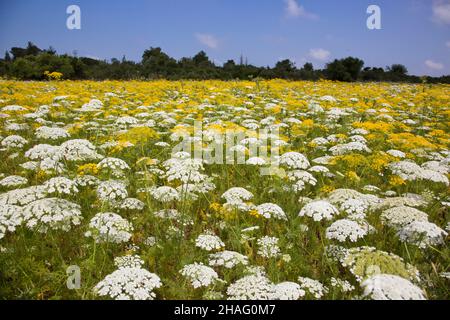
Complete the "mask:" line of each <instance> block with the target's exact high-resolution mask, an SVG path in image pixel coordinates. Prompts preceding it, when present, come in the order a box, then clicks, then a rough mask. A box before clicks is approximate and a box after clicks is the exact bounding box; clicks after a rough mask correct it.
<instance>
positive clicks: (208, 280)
mask: <svg viewBox="0 0 450 320" xmlns="http://www.w3.org/2000/svg"><path fill="white" fill-rule="evenodd" d="M180 273H181V274H182V275H183V276H185V277H186V278H188V279H189V280H190V282H191V285H192V286H193V287H194V289H197V288H200V287H208V286H210V285H211V284H213V283H215V282H216V281H218V280H219V276H218V274H217V272H215V271H214V269H212V268H210V267H208V266H205V265H203V264H202V263H197V262H195V263H193V264H187V265H185V266H184V267H183V269H181V270H180Z"/></svg>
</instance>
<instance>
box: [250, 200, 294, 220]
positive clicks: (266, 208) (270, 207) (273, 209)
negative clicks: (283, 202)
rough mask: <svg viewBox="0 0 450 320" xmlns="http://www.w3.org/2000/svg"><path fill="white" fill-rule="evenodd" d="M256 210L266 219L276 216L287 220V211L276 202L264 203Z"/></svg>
mask: <svg viewBox="0 0 450 320" xmlns="http://www.w3.org/2000/svg"><path fill="white" fill-rule="evenodd" d="M256 211H258V213H259V214H260V215H261V216H263V217H264V218H266V219H270V218H272V217H273V218H275V219H279V220H287V216H286V213H285V212H284V211H283V209H281V207H280V206H278V205H276V204H274V203H263V204H260V205H259V206H257V207H256Z"/></svg>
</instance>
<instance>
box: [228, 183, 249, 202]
mask: <svg viewBox="0 0 450 320" xmlns="http://www.w3.org/2000/svg"><path fill="white" fill-rule="evenodd" d="M222 198H224V199H225V200H226V201H227V202H228V203H230V204H237V203H242V202H244V201H249V200H250V199H251V198H253V194H252V193H251V192H250V191H248V190H246V189H244V188H241V187H233V188H230V189H228V190H227V191H225V192H224V193H223V194H222Z"/></svg>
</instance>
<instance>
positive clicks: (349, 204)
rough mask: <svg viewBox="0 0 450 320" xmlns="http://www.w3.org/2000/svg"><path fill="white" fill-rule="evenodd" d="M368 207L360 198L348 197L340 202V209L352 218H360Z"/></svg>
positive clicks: (364, 215) (362, 217)
mask: <svg viewBox="0 0 450 320" xmlns="http://www.w3.org/2000/svg"><path fill="white" fill-rule="evenodd" d="M368 209H369V205H368V204H367V202H365V201H363V200H361V199H348V200H346V201H344V202H343V203H342V204H341V210H342V211H344V212H345V213H347V214H348V218H349V219H352V220H362V219H364V218H365V217H366V212H367V210H368Z"/></svg>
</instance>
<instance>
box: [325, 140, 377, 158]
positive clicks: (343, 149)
mask: <svg viewBox="0 0 450 320" xmlns="http://www.w3.org/2000/svg"><path fill="white" fill-rule="evenodd" d="M329 151H330V152H331V153H332V154H333V155H334V156H340V155H344V154H348V153H352V152H355V151H360V152H366V153H371V152H372V150H370V149H369V148H368V147H367V145H366V144H365V143H363V142H358V141H354V142H349V143H345V144H338V145H335V146H334V147H331V148H330V150H329Z"/></svg>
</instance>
